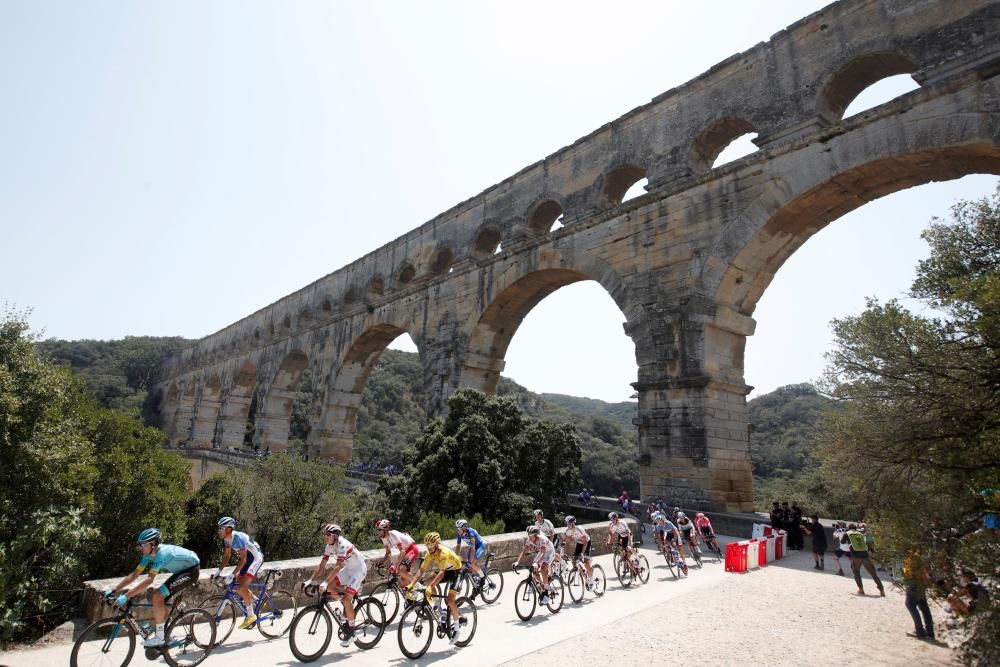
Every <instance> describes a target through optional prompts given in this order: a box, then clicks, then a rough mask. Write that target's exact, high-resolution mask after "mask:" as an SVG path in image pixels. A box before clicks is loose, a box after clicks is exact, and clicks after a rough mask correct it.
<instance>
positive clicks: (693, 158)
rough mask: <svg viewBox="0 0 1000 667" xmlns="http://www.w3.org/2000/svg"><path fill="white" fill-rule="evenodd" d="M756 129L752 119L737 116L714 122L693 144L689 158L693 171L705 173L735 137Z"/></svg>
mask: <svg viewBox="0 0 1000 667" xmlns="http://www.w3.org/2000/svg"><path fill="white" fill-rule="evenodd" d="M756 131H757V129H756V128H755V127H754V126H753V124H752V123H751V122H750V121H748V120H745V119H743V118H739V117H736V116H726V117H724V118H719V119H718V120H716V121H714V122H712V123H711V124H710V125H709V126H708V127H706V128H705V129H704V130H702V131H701V133H700V134H699V135H698V136H697V137H696V138H695V140H694V142H692V144H691V150H690V151H689V153H688V156H689V157H688V159H689V160H690V164H691V169H692V171H693V172H694V173H695V174H703V173H705V172H706V171H708V170H709V169H711V168H712V165H714V164H715V160H716V158H718V157H719V154H720V153H721V152H722V151H723V150H724V149H725V148H726V146H728V145H729V144H731V143H732V142H733V141H734V140H735V139H738V138H739V137H742V136H743V135H745V134H749V133H751V132H756Z"/></svg>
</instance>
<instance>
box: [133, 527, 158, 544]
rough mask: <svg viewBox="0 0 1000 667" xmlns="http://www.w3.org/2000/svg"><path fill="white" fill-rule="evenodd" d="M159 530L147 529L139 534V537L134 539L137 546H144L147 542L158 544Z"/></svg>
mask: <svg viewBox="0 0 1000 667" xmlns="http://www.w3.org/2000/svg"><path fill="white" fill-rule="evenodd" d="M160 537H161V534H160V529H159V528H147V529H146V530H144V531H142V532H141V533H139V536H138V537H136V538H135V541H136V542H138V543H139V544H146V543H147V542H159V541H160Z"/></svg>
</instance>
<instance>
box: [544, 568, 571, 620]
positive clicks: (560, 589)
mask: <svg viewBox="0 0 1000 667" xmlns="http://www.w3.org/2000/svg"><path fill="white" fill-rule="evenodd" d="M565 599H566V585H565V584H564V583H563V580H562V577H560V576H559V575H558V574H557V575H555V576H552V577H549V601H548V602H546V603H545V606H546V607H548V608H549V612H550V613H553V614H558V613H559V610H560V609H562V606H563V601H564V600H565Z"/></svg>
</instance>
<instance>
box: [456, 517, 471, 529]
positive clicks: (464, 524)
mask: <svg viewBox="0 0 1000 667" xmlns="http://www.w3.org/2000/svg"><path fill="white" fill-rule="evenodd" d="M468 527H469V522H468V521H466V520H465V519H459V520H458V521H456V522H455V528H457V529H458V530H465V529H466V528H468Z"/></svg>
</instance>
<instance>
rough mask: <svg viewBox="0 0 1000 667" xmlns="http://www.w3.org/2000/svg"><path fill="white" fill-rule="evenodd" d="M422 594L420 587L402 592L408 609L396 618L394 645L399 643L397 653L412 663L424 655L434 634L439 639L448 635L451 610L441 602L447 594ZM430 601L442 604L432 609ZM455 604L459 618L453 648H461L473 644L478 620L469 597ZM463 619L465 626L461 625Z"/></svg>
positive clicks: (463, 597) (474, 606) (462, 598)
mask: <svg viewBox="0 0 1000 667" xmlns="http://www.w3.org/2000/svg"><path fill="white" fill-rule="evenodd" d="M425 591H426V589H425V588H423V587H414V588H412V589H410V590H408V591H407V592H406V593H405V596H406V599H407V600H408V601H410V603H411V606H410V608H409V609H407V610H406V611H404V612H403V617H402V618H401V619H399V628H398V629H397V630H396V642H397V643H398V644H399V650H400V651H402V652H403V655H405V656H406V657H407V658H410V659H411V660H416V659H417V658H419V657H420V656H422V655H423V654H424V653H426V652H427V649H428V648H430V645H431V640H432V639H433V638H434V635H435V634H437V636H438V638H439V639H445V638H446V637H450V636H451V630H452V621H451V611H450V610H449V608H448V605H447V604H446V603H444V602H443V600H445V599H446V598H447V597H448V593H447V592H446V593H445V594H443V595H442V594H439V593H437V592H436V591H435V592H431V593H425ZM433 598H437V599H438V600H440V601H442V602H438V604H437V606H435V605H433V604H431V599H433ZM455 605H456V606H457V607H458V617H459V620H458V628H457V632H458V634H457V635H456V636H455V646H458V647H460V648H461V647H463V646H468V645H469V642H471V641H472V638H473V636H475V634H476V626H477V624H478V622H479V620H478V615H477V612H476V605H475V603H474V602H473V601H472V599H471V598H468V597H465V596H464V595H463V596H462V597H459V598H458V599H457V600H455ZM463 618H464V620H465V622H464V623H463V622H462V620H463ZM470 619H471V620H470ZM435 630H436V632H435Z"/></svg>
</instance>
